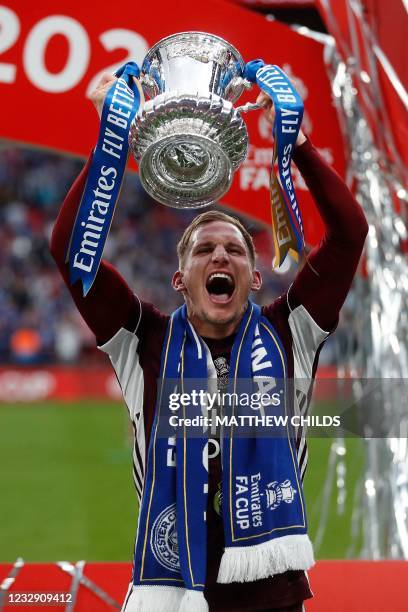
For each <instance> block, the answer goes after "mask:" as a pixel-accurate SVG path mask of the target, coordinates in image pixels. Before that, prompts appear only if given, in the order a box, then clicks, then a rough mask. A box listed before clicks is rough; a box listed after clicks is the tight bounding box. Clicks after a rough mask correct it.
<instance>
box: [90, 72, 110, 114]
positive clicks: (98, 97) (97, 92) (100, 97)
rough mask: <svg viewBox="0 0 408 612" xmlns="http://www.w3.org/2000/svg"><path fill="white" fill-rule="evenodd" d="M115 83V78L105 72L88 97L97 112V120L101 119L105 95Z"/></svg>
mask: <svg viewBox="0 0 408 612" xmlns="http://www.w3.org/2000/svg"><path fill="white" fill-rule="evenodd" d="M115 81H117V78H116V77H115V76H113V75H112V74H108V73H107V72H105V73H104V74H103V75H102V77H101V80H100V81H99V83H98V85H97V86H96V87H95V89H94V90H93V92H92V93H91V95H90V96H89V97H90V99H91V100H92V103H93V105H94V106H95V108H96V110H97V113H98V115H99V118H101V116H102V109H103V103H104V101H105V98H106V94H107V93H108V91H109V90H110V88H111V87H112V85H113V84H114V82H115Z"/></svg>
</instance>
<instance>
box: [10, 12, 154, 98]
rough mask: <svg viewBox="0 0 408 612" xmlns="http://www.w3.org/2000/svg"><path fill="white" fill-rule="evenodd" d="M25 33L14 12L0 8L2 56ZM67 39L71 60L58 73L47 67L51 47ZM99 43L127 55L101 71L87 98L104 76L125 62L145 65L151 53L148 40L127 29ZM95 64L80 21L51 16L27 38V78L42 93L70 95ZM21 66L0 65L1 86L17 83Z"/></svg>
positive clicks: (114, 31)
mask: <svg viewBox="0 0 408 612" xmlns="http://www.w3.org/2000/svg"><path fill="white" fill-rule="evenodd" d="M20 32H21V24H20V19H19V17H18V16H17V14H16V13H15V12H14V11H12V10H11V9H9V8H7V7H5V6H0V54H1V53H4V52H5V51H8V50H9V49H11V47H12V46H13V45H14V44H15V43H16V42H17V40H18V37H19V35H20ZM57 35H60V36H64V38H65V39H66V41H67V43H68V56H67V59H66V62H65V65H64V67H63V68H62V69H61V70H60V71H59V72H57V73H55V72H50V71H49V70H48V69H47V66H46V65H45V54H46V51H47V47H48V45H49V43H50V41H51V39H52V38H53V37H54V36H57ZM99 40H100V42H101V44H102V46H103V48H104V49H105V50H106V51H109V52H110V51H116V50H117V49H124V50H125V51H126V52H127V54H126V56H125V57H124V58H123V59H122V60H121V61H119V62H116V63H114V64H111V65H110V66H107V67H106V68H104V69H103V70H100V71H99V72H98V73H97V74H96V75H95V76H94V77H92V79H91V80H90V82H89V84H88V86H87V90H86V95H87V96H88V97H89V94H90V93H91V91H92V90H93V89H95V86H96V84H97V83H98V81H99V80H100V78H101V76H102V74H103V73H104V72H109V73H112V74H113V73H114V72H116V70H117V69H118V68H119V67H120V66H122V64H124V63H125V62H128V61H135V62H137V64H139V65H140V64H141V62H142V60H143V58H144V56H145V55H146V53H147V51H148V48H149V47H148V44H147V41H146V39H145V38H143V36H141V35H140V34H138V33H137V32H134V31H133V30H127V29H124V28H115V29H112V30H107V31H106V32H102V34H100V36H99ZM90 60H91V43H90V40H89V36H88V33H87V31H86V30H85V28H84V27H83V26H82V24H81V23H79V21H77V20H76V19H73V18H72V17H68V16H66V15H49V16H47V17H44V18H43V19H41V20H40V21H39V22H38V23H36V24H35V25H34V26H33V28H32V29H31V30H30V32H29V33H28V35H27V38H26V40H25V43H24V47H23V67H24V71H25V73H26V75H27V78H28V79H29V80H30V81H31V83H32V84H33V85H34V86H35V87H38V89H41V90H42V91H46V92H50V93H63V92H66V91H69V90H70V89H72V88H73V87H75V86H76V85H78V83H79V82H80V81H81V79H82V78H83V77H84V75H85V73H86V71H87V69H88V67H89V62H90ZM16 73H17V66H16V65H15V64H12V63H7V62H0V83H14V82H15V80H16Z"/></svg>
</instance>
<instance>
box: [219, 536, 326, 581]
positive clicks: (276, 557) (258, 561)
mask: <svg viewBox="0 0 408 612" xmlns="http://www.w3.org/2000/svg"><path fill="white" fill-rule="evenodd" d="M313 565H314V557H313V548H312V543H311V541H310V540H309V537H308V536H307V535H305V534H303V535H289V536H283V537H281V538H276V539H274V540H269V542H264V543H263V544H257V545H255V546H239V547H238V546H237V547H235V548H232V547H229V548H226V549H225V550H224V554H223V556H222V558H221V564H220V569H219V572H218V579H217V582H221V583H223V584H229V583H230V582H252V581H254V580H260V579H262V578H268V576H274V575H275V574H282V573H283V572H286V571H287V570H307V569H310V568H311V567H312V566H313Z"/></svg>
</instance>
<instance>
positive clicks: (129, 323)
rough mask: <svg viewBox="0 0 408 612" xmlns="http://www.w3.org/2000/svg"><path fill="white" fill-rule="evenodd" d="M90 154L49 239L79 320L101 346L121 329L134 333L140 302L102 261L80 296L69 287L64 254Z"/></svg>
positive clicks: (77, 288) (76, 288)
mask: <svg viewBox="0 0 408 612" xmlns="http://www.w3.org/2000/svg"><path fill="white" fill-rule="evenodd" d="M91 161H92V155H91V156H90V158H89V159H88V161H87V163H86V165H85V166H84V168H83V169H82V171H81V173H80V174H79V176H78V177H77V179H76V181H75V182H74V184H73V185H72V187H71V189H70V191H69V192H68V194H67V196H66V198H65V200H64V202H63V204H62V207H61V210H60V212H59V214H58V217H57V220H56V222H55V225H54V229H53V232H52V237H51V244H50V251H51V254H52V256H53V257H54V259H55V262H56V264H57V266H58V268H59V270H60V272H61V275H62V277H63V279H64V281H65V284H66V286H67V287H68V289H69V291H70V293H71V295H72V298H73V300H74V302H75V304H76V306H77V308H78V310H79V312H80V313H81V315H82V317H83V318H84V320H85V321H86V323H87V324H88V326H89V327H90V329H91V330H92V332H93V333H94V334H95V336H96V338H97V341H98V344H104V343H105V342H107V341H108V340H109V339H110V338H112V337H113V336H114V335H115V334H116V332H117V331H118V330H119V329H120V328H121V327H123V328H125V329H128V330H129V331H134V330H135V328H136V326H137V323H138V320H139V319H140V302H139V300H138V299H137V297H136V296H135V295H134V293H133V292H132V290H131V289H130V287H129V286H128V284H127V283H126V281H125V280H124V279H123V278H122V276H121V275H120V274H119V272H118V271H117V270H115V268H114V267H113V266H112V265H110V264H109V263H108V262H107V261H105V260H102V261H101V264H100V266H99V270H98V273H97V275H96V278H95V281H94V284H93V285H92V288H91V289H90V291H89V293H88V295H87V296H86V297H83V295H82V288H81V285H80V283H79V282H77V283H75V284H74V285H71V283H70V280H69V270H68V264H67V263H66V261H65V259H66V254H67V249H68V245H69V242H70V239H71V234H72V229H73V226H74V223H75V219H76V215H77V212H78V208H79V204H80V202H81V197H82V193H83V191H84V187H85V184H86V180H87V177H88V173H89V169H90V165H91Z"/></svg>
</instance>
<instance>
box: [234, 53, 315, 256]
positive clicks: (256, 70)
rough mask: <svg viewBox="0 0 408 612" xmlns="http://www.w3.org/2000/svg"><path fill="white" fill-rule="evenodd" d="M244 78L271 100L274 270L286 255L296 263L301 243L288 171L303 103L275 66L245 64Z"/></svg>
mask: <svg viewBox="0 0 408 612" xmlns="http://www.w3.org/2000/svg"><path fill="white" fill-rule="evenodd" d="M245 77H246V78H247V79H248V80H249V81H251V82H252V83H257V85H258V86H259V88H260V89H262V90H263V91H264V92H265V93H267V94H268V96H269V97H270V98H272V101H273V105H274V107H275V112H276V115H275V123H274V126H273V137H274V151H273V159H272V168H271V176H270V188H271V213H272V233H273V240H274V245H275V257H274V260H273V267H279V266H280V265H281V264H282V263H283V262H284V260H285V258H286V255H287V254H288V253H289V255H292V257H293V258H294V259H295V260H296V261H298V259H299V255H300V253H301V252H302V249H303V244H304V236H303V225H302V217H301V214H300V209H299V205H298V202H297V199H296V194H295V188H294V185H293V180H292V175H291V170H290V167H291V163H292V156H293V152H294V149H295V144H296V139H297V136H298V133H299V130H300V126H301V124H302V118H303V100H302V98H301V97H300V95H299V94H298V92H297V91H296V89H295V88H294V86H293V85H292V83H291V82H290V80H289V78H288V77H287V76H286V74H285V73H284V72H283V71H282V70H281V69H280V68H279V67H278V66H273V65H270V64H267V65H265V64H264V62H263V61H262V60H253V61H251V62H248V64H247V65H246V68H245ZM275 163H277V170H278V171H277V172H276V171H275Z"/></svg>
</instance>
